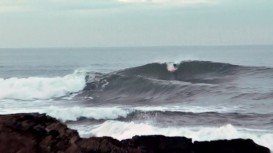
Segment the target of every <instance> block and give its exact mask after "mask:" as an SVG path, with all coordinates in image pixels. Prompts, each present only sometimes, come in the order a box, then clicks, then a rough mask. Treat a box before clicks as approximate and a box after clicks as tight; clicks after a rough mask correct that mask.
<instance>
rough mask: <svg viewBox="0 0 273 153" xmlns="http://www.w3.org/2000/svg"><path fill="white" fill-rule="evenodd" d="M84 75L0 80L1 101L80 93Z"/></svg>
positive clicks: (77, 73) (80, 73)
mask: <svg viewBox="0 0 273 153" xmlns="http://www.w3.org/2000/svg"><path fill="white" fill-rule="evenodd" d="M84 78H85V73H84V72H80V71H75V72H74V73H73V74H69V75H66V76H64V77H52V78H45V77H28V78H9V79H3V78H0V100H1V99H20V100H35V99H51V98H57V97H62V96H66V95H68V94H70V93H74V92H78V91H81V90H82V89H83V88H84V86H85V80H84Z"/></svg>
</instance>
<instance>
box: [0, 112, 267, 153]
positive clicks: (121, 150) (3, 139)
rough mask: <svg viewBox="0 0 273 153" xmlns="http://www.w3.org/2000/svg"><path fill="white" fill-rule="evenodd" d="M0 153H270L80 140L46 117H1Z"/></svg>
mask: <svg viewBox="0 0 273 153" xmlns="http://www.w3.org/2000/svg"><path fill="white" fill-rule="evenodd" d="M0 153H270V150H269V149H268V148H266V147H263V146H260V145H257V144H255V142H253V141H252V140H249V139H247V140H244V139H235V140H218V141H210V142H192V140H191V139H189V138H185V137H165V136H159V135H156V136H135V137H133V138H132V139H127V140H122V141H118V140H116V139H113V138H111V137H99V138H98V137H91V138H88V139H86V138H80V136H79V134H78V133H77V131H75V130H72V129H69V128H68V127H67V126H66V125H65V124H63V123H61V122H60V121H58V120H56V119H54V118H52V117H49V116H46V115H45V114H36V113H34V114H13V115H0Z"/></svg>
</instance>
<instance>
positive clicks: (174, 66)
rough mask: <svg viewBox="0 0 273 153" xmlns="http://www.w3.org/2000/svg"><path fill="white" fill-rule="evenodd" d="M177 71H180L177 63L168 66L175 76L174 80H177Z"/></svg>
mask: <svg viewBox="0 0 273 153" xmlns="http://www.w3.org/2000/svg"><path fill="white" fill-rule="evenodd" d="M177 69H178V68H177V64H175V63H172V64H167V70H168V71H169V72H171V73H172V74H173V77H174V80H176V79H177V72H176V71H177Z"/></svg>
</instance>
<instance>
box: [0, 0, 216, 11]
mask: <svg viewBox="0 0 273 153" xmlns="http://www.w3.org/2000/svg"><path fill="white" fill-rule="evenodd" d="M212 1H214V0H42V1H37V0H0V13H3V12H21V11H33V10H46V11H48V10H58V11H60V10H97V9H110V8H119V7H122V6H123V4H128V3H129V4H137V3H138V4H162V5H180V4H200V3H209V2H212Z"/></svg>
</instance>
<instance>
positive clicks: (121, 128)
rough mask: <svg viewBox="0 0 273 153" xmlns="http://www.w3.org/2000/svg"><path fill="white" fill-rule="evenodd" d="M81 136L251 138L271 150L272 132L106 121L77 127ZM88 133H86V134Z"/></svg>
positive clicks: (272, 147)
mask: <svg viewBox="0 0 273 153" xmlns="http://www.w3.org/2000/svg"><path fill="white" fill-rule="evenodd" d="M78 130H79V133H80V134H81V136H83V137H88V136H91V135H94V136H111V137H114V138H117V139H119V140H122V139H128V138H131V137H133V136H135V135H155V134H162V135H166V136H185V137H188V138H192V139H193V141H209V140H219V139H236V138H244V139H248V138H250V139H253V140H254V141H255V142H256V143H257V144H260V145H263V146H266V147H268V148H270V149H271V150H273V144H272V142H273V133H271V132H268V131H267V132H265V131H258V130H257V131H255V130H250V129H239V128H236V127H234V126H232V125H230V124H228V125H225V126H221V127H166V128H163V127H155V126H152V125H150V124H145V123H134V122H120V121H106V122H104V123H103V124H101V125H98V126H97V127H96V128H94V129H91V130H90V129H89V130H90V131H89V133H88V131H85V129H78ZM87 133H88V134H87Z"/></svg>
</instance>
